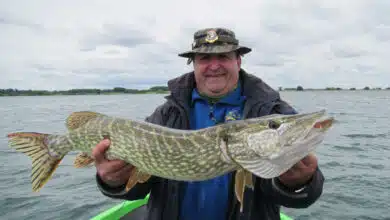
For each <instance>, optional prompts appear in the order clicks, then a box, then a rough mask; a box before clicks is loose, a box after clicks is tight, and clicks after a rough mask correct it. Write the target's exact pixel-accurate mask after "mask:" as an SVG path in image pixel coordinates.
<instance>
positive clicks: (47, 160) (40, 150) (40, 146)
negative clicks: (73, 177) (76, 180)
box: [7, 132, 65, 192]
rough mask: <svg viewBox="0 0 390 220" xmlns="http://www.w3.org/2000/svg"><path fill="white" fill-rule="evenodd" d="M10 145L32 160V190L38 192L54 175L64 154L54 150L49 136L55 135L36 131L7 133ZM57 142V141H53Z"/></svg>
mask: <svg viewBox="0 0 390 220" xmlns="http://www.w3.org/2000/svg"><path fill="white" fill-rule="evenodd" d="M7 136H8V138H9V146H10V147H11V148H13V149H15V150H16V151H18V152H22V153H24V154H26V155H27V156H29V157H30V158H31V160H32V173H31V183H32V190H33V191H34V192H38V191H39V190H40V189H41V188H42V187H43V186H44V185H45V184H46V183H47V181H48V180H49V179H50V178H51V177H52V175H53V173H54V171H55V170H56V169H57V167H58V165H59V164H60V162H61V160H62V159H63V158H64V156H65V154H64V155H61V154H59V153H56V152H53V151H52V150H51V149H50V148H49V147H50V146H49V147H48V145H50V144H48V143H49V141H48V138H50V137H51V136H53V135H50V134H44V133H36V132H16V133H11V134H8V135H7ZM53 143H55V142H53Z"/></svg>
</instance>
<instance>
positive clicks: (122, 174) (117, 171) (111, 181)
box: [92, 139, 134, 187]
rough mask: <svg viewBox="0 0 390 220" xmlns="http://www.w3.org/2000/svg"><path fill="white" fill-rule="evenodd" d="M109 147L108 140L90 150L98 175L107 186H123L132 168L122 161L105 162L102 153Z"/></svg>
mask: <svg viewBox="0 0 390 220" xmlns="http://www.w3.org/2000/svg"><path fill="white" fill-rule="evenodd" d="M109 147H110V140H108V139H105V140H102V141H101V142H100V143H99V144H97V145H96V147H95V148H93V150H92V157H94V159H95V166H96V170H97V173H98V175H99V176H100V178H101V179H102V180H103V182H105V183H106V184H107V185H109V186H111V187H117V186H120V185H123V184H125V183H126V182H127V180H128V179H129V178H130V171H131V170H132V169H133V168H134V167H133V166H132V165H129V164H127V163H126V162H124V161H122V160H111V161H110V160H107V159H106V158H105V157H104V153H105V152H106V150H107V149H108V148H109Z"/></svg>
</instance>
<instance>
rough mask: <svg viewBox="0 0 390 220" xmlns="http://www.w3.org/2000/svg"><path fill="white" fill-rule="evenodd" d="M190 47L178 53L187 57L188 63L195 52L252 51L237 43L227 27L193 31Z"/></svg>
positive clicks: (241, 53)
mask: <svg viewBox="0 0 390 220" xmlns="http://www.w3.org/2000/svg"><path fill="white" fill-rule="evenodd" d="M193 40H194V41H193V43H192V45H191V46H192V49H191V50H189V51H185V52H182V53H179V54H178V55H179V56H180V57H185V58H188V59H189V60H188V62H187V63H188V64H189V63H191V61H192V58H193V55H194V54H195V53H206V54H216V53H227V52H231V51H238V52H239V54H240V55H243V54H247V53H249V52H251V51H252V49H251V48H249V47H246V46H242V45H240V44H239V40H238V39H237V38H236V35H235V33H234V32H233V31H232V30H229V29H227V28H205V29H201V30H198V31H196V32H195V33H194V39H193Z"/></svg>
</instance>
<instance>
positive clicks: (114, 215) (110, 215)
mask: <svg viewBox="0 0 390 220" xmlns="http://www.w3.org/2000/svg"><path fill="white" fill-rule="evenodd" d="M148 199H149V194H148V195H147V196H146V197H145V198H144V199H140V200H134V201H124V202H122V203H120V204H118V205H115V206H113V207H111V208H109V209H107V210H105V211H104V212H101V213H100V214H98V215H96V216H95V217H93V218H91V220H109V219H120V218H121V217H123V216H125V215H126V214H128V213H130V212H132V211H133V210H135V209H136V208H138V207H140V206H142V205H145V204H146V203H147V202H148ZM280 220H293V218H291V217H289V216H287V215H285V214H283V213H280Z"/></svg>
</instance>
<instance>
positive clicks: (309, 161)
mask: <svg viewBox="0 0 390 220" xmlns="http://www.w3.org/2000/svg"><path fill="white" fill-rule="evenodd" d="M301 162H302V163H303V164H305V165H306V166H308V167H309V166H313V165H314V166H316V165H317V157H316V156H315V155H314V154H309V155H307V156H306V157H305V158H303V159H302V160H301Z"/></svg>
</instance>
